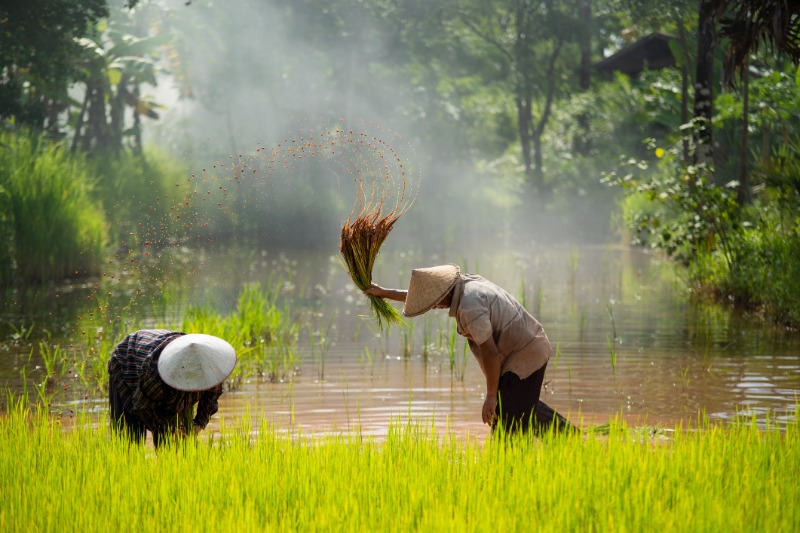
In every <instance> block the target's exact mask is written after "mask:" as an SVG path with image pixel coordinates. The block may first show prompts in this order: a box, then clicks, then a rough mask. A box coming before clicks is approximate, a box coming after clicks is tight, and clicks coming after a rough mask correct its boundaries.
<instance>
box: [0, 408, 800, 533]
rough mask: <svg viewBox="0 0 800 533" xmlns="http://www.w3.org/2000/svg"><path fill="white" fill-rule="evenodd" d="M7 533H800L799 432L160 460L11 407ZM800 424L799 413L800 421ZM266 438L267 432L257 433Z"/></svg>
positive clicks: (416, 432) (428, 440) (258, 441)
mask: <svg viewBox="0 0 800 533" xmlns="http://www.w3.org/2000/svg"><path fill="white" fill-rule="evenodd" d="M9 405H10V409H9V411H10V412H9V413H8V415H7V416H5V417H3V418H2V419H0V449H2V450H3V453H2V455H0V498H2V501H3V505H2V507H0V529H2V530H3V531H83V532H85V533H91V532H93V531H109V530H111V531H117V530H126V531H127V530H139V531H156V530H157V531H165V532H169V531H201V532H202V531H220V530H221V531H244V532H247V531H413V530H417V531H458V532H470V531H489V530H491V531H533V530H539V531H693V532H695V531H696V532H704V531H709V532H717V531H776V532H790V531H797V530H798V528H799V527H800V508H799V507H798V506H797V502H798V501H800V485H798V484H797V483H796V480H797V477H798V475H800V462H798V461H797V457H798V454H800V427H798V422H797V420H798V418H797V416H795V418H794V421H793V422H792V423H790V424H789V425H788V426H787V427H786V428H785V430H784V431H783V432H779V431H775V430H769V429H768V430H766V431H763V430H759V429H758V428H757V427H756V425H755V424H754V423H752V424H751V423H743V424H741V425H733V426H732V427H728V428H724V427H721V426H716V425H712V424H710V423H709V422H708V421H703V422H702V428H701V430H700V431H688V430H682V429H680V428H679V429H677V430H676V431H675V432H674V433H673V434H672V436H671V438H670V439H669V440H668V441H663V440H660V439H657V438H654V437H652V436H648V435H646V434H643V433H640V432H635V431H632V430H631V428H627V427H625V426H624V425H621V424H612V425H611V426H610V428H609V434H608V435H607V436H597V435H589V436H587V437H585V438H580V437H575V436H572V437H569V436H558V435H547V436H545V437H544V438H542V439H541V440H531V439H525V438H521V439H519V440H516V441H504V440H501V439H497V440H495V439H490V440H489V441H487V442H485V443H483V444H480V443H478V442H476V441H474V440H469V439H458V438H454V437H452V436H450V435H448V434H445V435H444V436H443V437H440V436H439V435H438V434H437V433H436V428H432V427H428V426H419V425H415V424H410V423H409V424H395V425H394V426H393V427H391V428H390V431H389V434H388V436H387V437H386V438H385V440H383V441H375V440H371V439H366V438H361V437H358V436H353V437H349V436H341V437H315V438H304V437H302V436H299V435H295V436H296V437H298V438H295V439H291V438H288V437H286V436H282V435H281V434H280V433H279V432H278V431H277V430H276V428H274V427H273V426H271V425H270V423H269V421H268V420H267V419H262V420H261V422H260V424H259V425H258V426H257V427H251V425H250V422H249V417H248V418H246V419H244V420H242V422H241V423H240V424H239V426H238V427H227V426H224V427H223V429H222V431H221V434H220V435H218V436H215V437H214V438H209V437H202V436H201V438H200V439H197V440H189V441H186V442H184V444H183V445H180V446H171V447H169V446H168V447H165V448H163V449H160V450H159V451H158V452H155V451H153V449H152V448H148V447H141V446H137V445H134V446H129V445H128V443H127V442H124V441H122V440H119V439H118V438H117V437H115V436H111V437H109V433H108V430H107V428H106V420H105V417H103V416H100V417H88V416H86V415H81V414H79V415H78V417H77V419H76V423H75V427H73V428H71V429H70V430H68V431H64V428H62V427H61V425H60V424H59V423H58V422H53V421H51V420H50V419H49V418H47V417H46V416H45V415H44V414H43V412H41V411H37V410H35V409H32V408H30V407H29V406H27V405H24V403H22V402H14V401H13V400H12V401H10V402H9ZM796 414H797V413H796ZM254 435H255V436H254Z"/></svg>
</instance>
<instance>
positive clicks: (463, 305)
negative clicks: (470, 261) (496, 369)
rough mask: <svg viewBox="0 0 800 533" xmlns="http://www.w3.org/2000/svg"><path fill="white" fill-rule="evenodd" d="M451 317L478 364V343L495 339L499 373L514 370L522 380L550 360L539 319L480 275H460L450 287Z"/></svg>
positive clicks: (549, 350) (546, 340)
mask: <svg viewBox="0 0 800 533" xmlns="http://www.w3.org/2000/svg"><path fill="white" fill-rule="evenodd" d="M450 316H452V317H453V318H455V320H456V327H457V330H458V333H459V334H460V335H462V336H464V337H466V338H467V340H468V341H469V348H470V350H471V351H472V353H473V355H475V357H476V358H477V359H478V362H479V363H480V362H481V358H480V350H479V348H478V346H479V345H480V344H483V343H484V342H486V341H487V340H489V337H490V336H491V337H493V338H494V342H495V344H496V345H497V349H498V351H499V353H500V374H501V375H502V374H504V373H506V372H513V373H514V374H516V375H517V376H519V378H520V379H525V378H527V377H529V376H530V375H531V374H533V373H534V372H536V371H537V370H539V369H540V368H542V367H543V366H544V365H545V364H546V363H547V361H548V360H549V359H550V354H551V352H552V349H551V347H550V341H549V340H548V338H547V335H545V332H544V328H543V327H542V325H541V324H540V323H539V321H538V320H536V319H535V318H534V317H533V316H532V315H531V314H530V313H528V311H526V310H525V308H524V307H522V305H520V303H519V302H517V300H516V299H515V298H514V297H512V296H511V295H510V294H508V293H507V292H506V291H505V290H504V289H502V288H501V287H499V286H497V285H495V284H494V283H492V282H491V281H489V280H487V279H485V278H483V277H481V276H478V275H474V274H462V275H461V279H460V280H459V281H458V282H456V285H455V287H454V289H453V300H452V303H451V304H450ZM481 368H482V367H481Z"/></svg>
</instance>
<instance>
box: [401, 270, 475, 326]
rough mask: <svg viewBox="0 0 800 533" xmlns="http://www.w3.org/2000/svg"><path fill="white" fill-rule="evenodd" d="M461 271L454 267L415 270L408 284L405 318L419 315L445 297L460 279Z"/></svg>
mask: <svg viewBox="0 0 800 533" xmlns="http://www.w3.org/2000/svg"><path fill="white" fill-rule="evenodd" d="M460 274H461V270H460V269H459V268H458V266H456V265H439V266H435V267H430V268H415V269H414V270H412V271H411V280H410V281H409V282H408V293H407V294H406V304H405V306H404V307H403V314H404V315H405V316H408V317H411V316H417V315H421V314H422V313H424V312H425V311H428V310H429V309H431V308H432V307H433V306H434V305H436V304H438V303H439V302H440V301H442V299H443V298H444V297H445V296H447V293H449V292H450V290H451V289H452V288H453V287H454V286H455V284H456V282H457V281H458V280H459V279H460V277H461V276H460Z"/></svg>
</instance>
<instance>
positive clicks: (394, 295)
mask: <svg viewBox="0 0 800 533" xmlns="http://www.w3.org/2000/svg"><path fill="white" fill-rule="evenodd" d="M364 294H367V295H370V296H377V297H378V298H386V299H387V300H394V301H395V302H405V301H406V295H407V294H408V291H401V290H397V289H384V288H383V287H381V286H380V285H376V284H374V283H373V284H372V287H370V288H369V289H367V290H365V291H364Z"/></svg>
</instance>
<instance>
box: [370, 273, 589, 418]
mask: <svg viewBox="0 0 800 533" xmlns="http://www.w3.org/2000/svg"><path fill="white" fill-rule="evenodd" d="M364 292H365V294H370V295H373V296H378V297H380V298H388V299H390V300H395V301H400V302H405V306H404V307H403V314H404V315H405V316H408V317H413V316H417V315H421V314H422V313H425V312H426V311H428V310H429V309H433V308H436V309H448V308H449V309H450V316H451V317H453V318H455V320H456V325H457V329H458V333H459V334H460V335H462V336H464V337H466V338H467V340H468V342H469V347H470V350H471V351H472V353H473V355H474V356H475V358H476V359H477V360H478V363H479V364H480V366H481V370H483V373H484V375H485V376H486V399H485V400H484V402H483V409H482V417H483V422H484V423H486V424H490V425H491V426H492V428H494V427H496V425H497V423H498V422H499V423H500V424H502V425H503V427H504V428H505V429H506V430H507V431H510V432H515V431H526V430H527V429H529V428H531V427H533V429H534V431H535V432H536V433H540V432H541V431H543V430H547V429H548V428H550V427H551V426H553V427H554V428H555V429H559V430H564V429H569V430H574V429H575V427H574V426H572V424H570V423H569V422H568V421H567V420H566V419H565V418H563V417H561V416H560V415H558V414H556V413H555V412H554V411H553V410H552V409H551V408H550V407H548V406H547V405H546V404H545V403H544V402H541V401H540V400H539V396H540V394H541V390H542V382H543V381H544V373H545V368H546V367H547V361H548V359H549V358H550V354H551V351H552V350H551V347H550V341H549V340H548V339H547V335H545V332H544V328H542V325H541V324H540V323H539V322H538V321H537V320H536V319H535V318H534V317H533V316H531V314H530V313H528V312H527V311H526V310H525V308H523V307H522V306H521V305H520V304H519V302H517V300H515V299H514V298H513V297H512V296H511V295H510V294H508V293H507V292H506V291H505V290H503V289H502V288H500V287H498V286H497V285H495V284H494V283H492V282H491V281H488V280H486V279H484V278H482V277H481V276H477V275H470V274H461V272H460V269H459V268H458V266H456V265H440V266H435V267H431V268H419V269H415V270H413V271H412V272H411V280H410V282H409V285H408V291H402V290H395V289H385V288H383V287H380V286H379V285H374V284H373V286H372V287H371V288H370V289H367V290H366V291H364Z"/></svg>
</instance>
